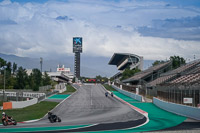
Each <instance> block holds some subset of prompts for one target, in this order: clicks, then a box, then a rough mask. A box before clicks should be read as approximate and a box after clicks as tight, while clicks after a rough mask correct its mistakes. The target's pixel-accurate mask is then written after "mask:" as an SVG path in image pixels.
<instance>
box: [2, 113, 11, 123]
mask: <svg viewBox="0 0 200 133" xmlns="http://www.w3.org/2000/svg"><path fill="white" fill-rule="evenodd" d="M2 117H5V118H6V119H8V121H9V122H11V121H12V120H11V117H10V116H8V115H7V114H6V113H5V112H2Z"/></svg>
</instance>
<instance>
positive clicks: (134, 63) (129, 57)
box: [108, 53, 143, 80]
mask: <svg viewBox="0 0 200 133" xmlns="http://www.w3.org/2000/svg"><path fill="white" fill-rule="evenodd" d="M108 64H109V65H116V66H117V69H118V70H119V72H118V73H117V74H115V75H114V76H113V77H112V78H114V79H115V80H119V79H120V78H121V76H122V72H123V71H124V70H125V69H126V68H130V69H131V70H132V69H134V68H139V69H140V70H142V69H143V57H141V56H138V55H135V54H129V53H114V55H113V56H112V58H111V59H110V61H109V63H108Z"/></svg>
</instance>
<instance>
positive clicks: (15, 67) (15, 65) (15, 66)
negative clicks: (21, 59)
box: [12, 62, 17, 75]
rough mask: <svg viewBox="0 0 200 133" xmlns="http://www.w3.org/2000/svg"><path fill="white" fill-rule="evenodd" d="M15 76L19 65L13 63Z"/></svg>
mask: <svg viewBox="0 0 200 133" xmlns="http://www.w3.org/2000/svg"><path fill="white" fill-rule="evenodd" d="M12 70H13V75H14V73H15V72H16V70H17V64H16V63H15V62H14V63H13V69H12Z"/></svg>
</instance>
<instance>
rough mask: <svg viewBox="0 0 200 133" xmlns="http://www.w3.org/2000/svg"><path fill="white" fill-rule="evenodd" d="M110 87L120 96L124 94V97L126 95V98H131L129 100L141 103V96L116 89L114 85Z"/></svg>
mask: <svg viewBox="0 0 200 133" xmlns="http://www.w3.org/2000/svg"><path fill="white" fill-rule="evenodd" d="M112 87H113V88H114V89H116V90H117V91H119V92H120V93H122V94H124V95H126V96H129V97H131V98H133V99H136V100H138V101H140V102H142V96H141V95H136V94H134V93H131V92H128V91H125V90H122V89H120V88H118V87H117V86H115V85H112Z"/></svg>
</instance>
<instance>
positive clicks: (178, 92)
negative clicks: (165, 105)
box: [157, 84, 200, 107]
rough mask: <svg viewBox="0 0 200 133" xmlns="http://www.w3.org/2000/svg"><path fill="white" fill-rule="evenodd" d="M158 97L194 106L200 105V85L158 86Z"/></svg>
mask: <svg viewBox="0 0 200 133" xmlns="http://www.w3.org/2000/svg"><path fill="white" fill-rule="evenodd" d="M157 98H159V99H161V100H164V101H167V102H173V103H178V104H183V105H188V106H193V107H200V85H198V84H196V85H189V84H187V85H186V84H185V85H183V84H182V85H180V84H179V85H175V84H174V85H162V86H158V90H157Z"/></svg>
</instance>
